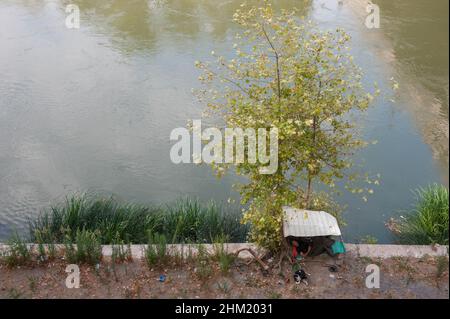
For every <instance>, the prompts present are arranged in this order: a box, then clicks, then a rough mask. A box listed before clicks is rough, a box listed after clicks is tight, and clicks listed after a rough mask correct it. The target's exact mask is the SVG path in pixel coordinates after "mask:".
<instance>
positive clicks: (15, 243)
mask: <svg viewBox="0 0 450 319" xmlns="http://www.w3.org/2000/svg"><path fill="white" fill-rule="evenodd" d="M8 245H9V249H8V251H6V253H5V254H4V256H3V257H4V260H5V263H6V265H7V266H8V267H17V266H23V265H27V264H29V263H30V262H31V259H32V254H31V248H30V247H28V245H27V244H26V242H25V241H24V240H23V239H22V238H21V237H20V236H19V234H18V233H17V232H15V233H14V234H13V236H12V237H11V238H10V240H9V241H8Z"/></svg>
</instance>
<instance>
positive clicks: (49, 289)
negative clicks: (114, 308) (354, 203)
mask: <svg viewBox="0 0 450 319" xmlns="http://www.w3.org/2000/svg"><path fill="white" fill-rule="evenodd" d="M247 263H248V261H246V260H242V259H237V260H235V261H234V263H233V265H232V266H231V268H230V269H229V271H228V272H227V273H222V272H221V271H220V269H219V266H218V264H217V262H214V261H211V262H210V263H208V264H206V265H203V266H201V268H199V266H198V264H196V263H195V262H194V261H192V262H190V263H183V264H180V263H169V264H167V265H165V266H164V267H155V268H154V269H149V267H148V266H147V265H146V263H145V262H143V261H141V260H134V261H131V262H126V263H122V264H115V265H112V264H111V262H110V260H108V258H107V257H105V258H104V260H103V262H102V263H101V264H99V266H98V267H95V266H88V265H80V287H79V288H72V289H69V288H67V287H66V277H67V276H68V273H66V272H65V269H66V266H67V262H65V261H64V260H62V259H58V260H55V261H54V262H46V263H45V264H42V265H40V266H38V265H35V266H26V267H19V268H13V269H10V268H8V267H6V266H5V265H1V266H0V298H273V299H275V298H333V299H335V298H402V299H404V298H449V291H448V286H449V279H448V258H447V257H441V258H440V259H439V258H434V257H423V258H421V259H412V258H402V257H397V258H390V259H382V260H381V259H378V260H376V259H369V258H355V257H351V256H345V258H343V259H341V260H334V259H332V258H329V257H327V256H319V257H316V258H313V259H308V260H306V261H304V263H303V267H304V268H303V269H304V270H305V271H306V272H307V273H308V274H309V275H310V276H309V279H308V281H309V283H308V285H306V284H304V283H300V284H297V283H296V282H295V281H294V279H293V270H292V266H291V265H290V264H289V263H288V262H286V263H284V264H283V267H282V270H281V273H280V272H279V271H278V267H277V265H276V264H277V263H276V262H275V261H273V262H272V264H273V267H272V268H271V270H270V271H269V272H267V273H265V272H263V271H262V270H261V268H260V267H259V266H258V264H257V263H256V262H252V263H250V264H247ZM331 264H338V267H337V270H338V271H337V272H332V271H330V269H329V265H331ZM369 264H375V265H378V266H379V269H380V288H372V289H369V288H367V287H366V277H367V276H368V275H369V274H370V273H366V266H367V265H369ZM113 266H114V267H113ZM162 274H163V275H165V276H166V278H165V280H164V281H162V282H161V281H159V277H160V275H162Z"/></svg>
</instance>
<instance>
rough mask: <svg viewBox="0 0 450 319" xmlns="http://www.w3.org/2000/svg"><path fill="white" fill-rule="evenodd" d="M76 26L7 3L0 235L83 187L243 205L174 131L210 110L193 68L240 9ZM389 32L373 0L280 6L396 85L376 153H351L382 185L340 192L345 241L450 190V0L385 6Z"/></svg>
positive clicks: (221, 6) (196, 9)
mask: <svg viewBox="0 0 450 319" xmlns="http://www.w3.org/2000/svg"><path fill="white" fill-rule="evenodd" d="M71 2H73V3H76V4H78V5H79V7H80V9H81V28H80V29H78V30H77V29H67V28H66V27H65V25H64V20H65V11H64V8H65V4H67V3H69V1H56V0H55V1H38V0H36V1H25V0H14V1H12V0H0V239H5V238H6V237H7V236H8V235H9V234H10V232H11V230H12V229H13V228H17V229H19V230H20V229H22V230H23V229H24V227H25V222H26V219H27V218H29V217H31V216H34V215H36V214H37V213H38V211H39V210H40V209H41V208H42V207H46V206H48V204H49V203H51V202H55V201H56V200H58V199H61V198H62V197H63V196H64V195H66V194H67V193H70V192H73V191H77V190H96V191H102V192H105V193H114V194H117V195H118V196H119V197H121V198H123V199H127V200H135V201H139V202H150V201H153V202H165V201H169V200H172V199H174V198H177V197H179V196H185V195H189V196H198V197H199V198H201V199H202V200H208V199H210V198H214V199H215V200H218V201H222V200H226V199H227V198H228V197H230V196H232V197H235V196H236V194H235V193H233V192H232V190H231V184H232V183H233V182H234V181H235V178H234V177H232V176H229V177H226V178H225V179H222V180H217V179H216V178H215V177H214V176H213V175H212V174H211V171H210V169H209V168H208V167H198V166H194V165H189V164H185V165H175V164H172V163H171V162H170V159H169V150H170V146H171V144H170V142H169V134H170V131H171V130H172V129H173V128H175V127H179V126H184V125H185V123H186V120H187V119H191V118H199V117H200V114H201V111H202V109H203V106H202V105H200V104H198V103H197V102H196V100H195V99H194V98H193V96H192V94H191V88H192V87H195V86H197V85H198V84H197V80H196V79H197V76H198V73H197V70H196V69H195V67H194V65H193V63H194V61H195V60H205V59H208V58H209V52H210V51H211V50H213V49H214V50H215V51H216V52H221V53H223V54H224V55H227V54H229V52H231V44H232V41H233V35H234V33H235V32H236V29H235V26H234V25H233V23H232V22H231V16H232V13H233V12H234V10H235V9H236V8H237V7H238V5H239V1H211V0H209V1H206V0H205V1H194V0H178V1H163V0H161V1H143V0H121V1H119V0H110V1H92V0H84V1H80V0H78V1H71ZM375 3H377V4H379V5H380V8H381V28H380V29H371V30H369V29H367V28H366V27H365V26H364V19H365V15H366V13H365V2H364V1H357V0H355V1H350V0H344V1H343V4H342V5H339V4H338V1H337V0H336V1H334V0H318V1H314V0H312V1H277V6H278V7H284V8H289V7H292V6H294V5H295V6H297V7H299V8H301V9H302V11H303V12H304V13H305V14H306V15H309V16H310V17H311V19H313V20H315V21H316V22H317V23H318V25H319V26H320V27H322V28H330V27H334V26H342V27H344V28H345V29H346V30H347V31H348V32H349V33H350V34H351V35H352V37H353V47H354V50H353V53H354V55H355V58H356V61H357V62H358V63H359V64H360V65H361V66H362V67H363V69H364V70H365V72H366V76H367V79H366V80H367V83H371V82H373V81H377V82H378V83H379V85H380V87H381V88H382V89H383V88H384V89H386V90H387V89H388V88H389V87H390V83H389V78H390V77H392V76H394V77H395V78H396V79H397V81H398V82H399V84H400V88H401V89H400V96H399V97H398V98H397V102H396V103H395V104H394V103H391V102H389V101H388V100H386V99H384V100H381V101H379V102H378V103H377V104H376V105H375V106H374V107H373V108H372V109H371V110H370V111H369V114H368V116H367V119H366V120H365V121H364V123H362V124H364V135H365V136H366V137H367V138H370V139H376V140H378V144H376V145H373V146H371V147H369V148H368V149H366V150H365V151H364V152H362V153H361V154H358V155H357V160H358V161H359V162H362V163H364V165H365V167H366V170H367V171H369V172H371V173H374V174H376V173H380V174H381V176H382V179H381V185H380V186H379V187H378V188H377V189H375V194H374V195H373V196H371V197H370V198H369V201H368V202H367V203H365V202H363V201H362V200H361V199H360V198H359V197H355V196H351V195H344V196H342V198H341V199H340V200H341V201H342V202H343V203H346V204H347V205H348V210H347V212H346V214H345V218H346V220H347V222H348V227H347V228H346V229H345V236H344V237H346V239H347V240H357V239H358V238H360V237H361V236H364V235H367V234H371V235H373V236H375V237H377V238H378V239H379V241H380V242H389V241H390V240H391V238H390V235H389V233H388V231H387V230H386V228H385V226H384V222H385V221H386V220H387V219H388V218H389V217H390V216H392V215H396V214H398V210H400V209H403V208H408V207H409V205H410V204H411V201H412V198H413V197H412V194H411V191H410V190H411V189H413V188H416V187H418V186H423V185H426V184H428V183H430V182H443V183H445V184H448V1H447V0H431V1H428V0H397V1H389V0H379V1H375Z"/></svg>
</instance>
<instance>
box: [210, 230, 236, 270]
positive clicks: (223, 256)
mask: <svg viewBox="0 0 450 319" xmlns="http://www.w3.org/2000/svg"><path fill="white" fill-rule="evenodd" d="M225 242H227V236H225V235H221V236H218V237H217V238H216V239H215V240H214V244H213V247H214V255H213V259H214V260H216V261H217V262H218V264H219V268H220V271H221V272H222V273H223V274H227V273H228V272H229V270H230V267H231V266H232V265H233V263H234V260H235V256H234V255H233V254H229V253H228V252H227V248H226V246H225Z"/></svg>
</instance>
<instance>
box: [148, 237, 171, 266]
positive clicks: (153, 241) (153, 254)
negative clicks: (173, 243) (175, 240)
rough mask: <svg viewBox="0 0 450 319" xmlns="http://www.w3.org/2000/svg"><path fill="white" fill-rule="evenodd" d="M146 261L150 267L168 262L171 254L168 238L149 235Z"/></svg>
mask: <svg viewBox="0 0 450 319" xmlns="http://www.w3.org/2000/svg"><path fill="white" fill-rule="evenodd" d="M144 255H145V261H146V262H147V265H148V266H149V267H153V266H156V265H162V264H164V263H165V262H167V260H168V257H169V254H168V249H167V239H166V236H164V235H160V234H158V233H155V234H152V233H149V235H148V245H147V247H146V248H145V252H144Z"/></svg>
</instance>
